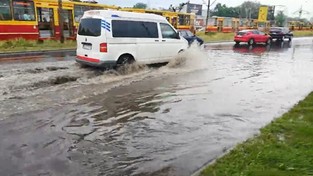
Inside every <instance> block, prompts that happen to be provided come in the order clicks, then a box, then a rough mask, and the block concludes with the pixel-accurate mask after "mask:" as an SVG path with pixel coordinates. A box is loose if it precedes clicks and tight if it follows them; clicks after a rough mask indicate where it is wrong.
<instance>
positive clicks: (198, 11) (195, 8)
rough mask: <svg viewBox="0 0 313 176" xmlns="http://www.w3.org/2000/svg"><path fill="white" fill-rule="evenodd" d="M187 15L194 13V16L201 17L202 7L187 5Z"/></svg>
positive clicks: (199, 5)
mask: <svg viewBox="0 0 313 176" xmlns="http://www.w3.org/2000/svg"><path fill="white" fill-rule="evenodd" d="M187 13H195V14H196V15H199V16H202V5H201V4H190V3H188V4H187Z"/></svg>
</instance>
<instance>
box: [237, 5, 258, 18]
mask: <svg viewBox="0 0 313 176" xmlns="http://www.w3.org/2000/svg"><path fill="white" fill-rule="evenodd" d="M260 6H261V4H260V3H257V2H252V1H245V2H243V3H242V4H241V5H240V6H238V7H237V8H238V11H239V14H240V17H241V18H248V19H258V14H259V8H260Z"/></svg>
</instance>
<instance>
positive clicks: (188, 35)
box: [178, 30, 203, 45]
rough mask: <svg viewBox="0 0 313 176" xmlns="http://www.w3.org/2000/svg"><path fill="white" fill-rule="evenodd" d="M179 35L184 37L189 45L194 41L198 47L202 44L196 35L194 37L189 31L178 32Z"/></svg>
mask: <svg viewBox="0 0 313 176" xmlns="http://www.w3.org/2000/svg"><path fill="white" fill-rule="evenodd" d="M178 32H179V34H180V35H181V36H182V37H184V38H185V39H186V40H187V41H188V44H189V45H191V44H192V43H193V42H194V41H197V42H198V43H199V45H202V44H203V40H202V39H201V38H199V37H197V36H196V35H194V34H193V33H192V32H191V31H189V30H178Z"/></svg>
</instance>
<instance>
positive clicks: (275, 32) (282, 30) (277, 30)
mask: <svg viewBox="0 0 313 176" xmlns="http://www.w3.org/2000/svg"><path fill="white" fill-rule="evenodd" d="M270 36H271V37H272V39H277V40H280V41H284V40H285V39H288V40H289V41H291V40H292V37H293V33H292V31H290V30H289V28H287V27H271V28H270Z"/></svg>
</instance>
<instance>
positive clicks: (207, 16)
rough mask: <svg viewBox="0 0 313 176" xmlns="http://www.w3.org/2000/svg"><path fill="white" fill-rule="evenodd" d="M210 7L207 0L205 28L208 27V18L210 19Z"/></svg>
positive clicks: (209, 2)
mask: <svg viewBox="0 0 313 176" xmlns="http://www.w3.org/2000/svg"><path fill="white" fill-rule="evenodd" d="M210 6H211V1H210V0H208V10H207V13H206V21H205V27H207V26H208V22H209V17H210Z"/></svg>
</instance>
